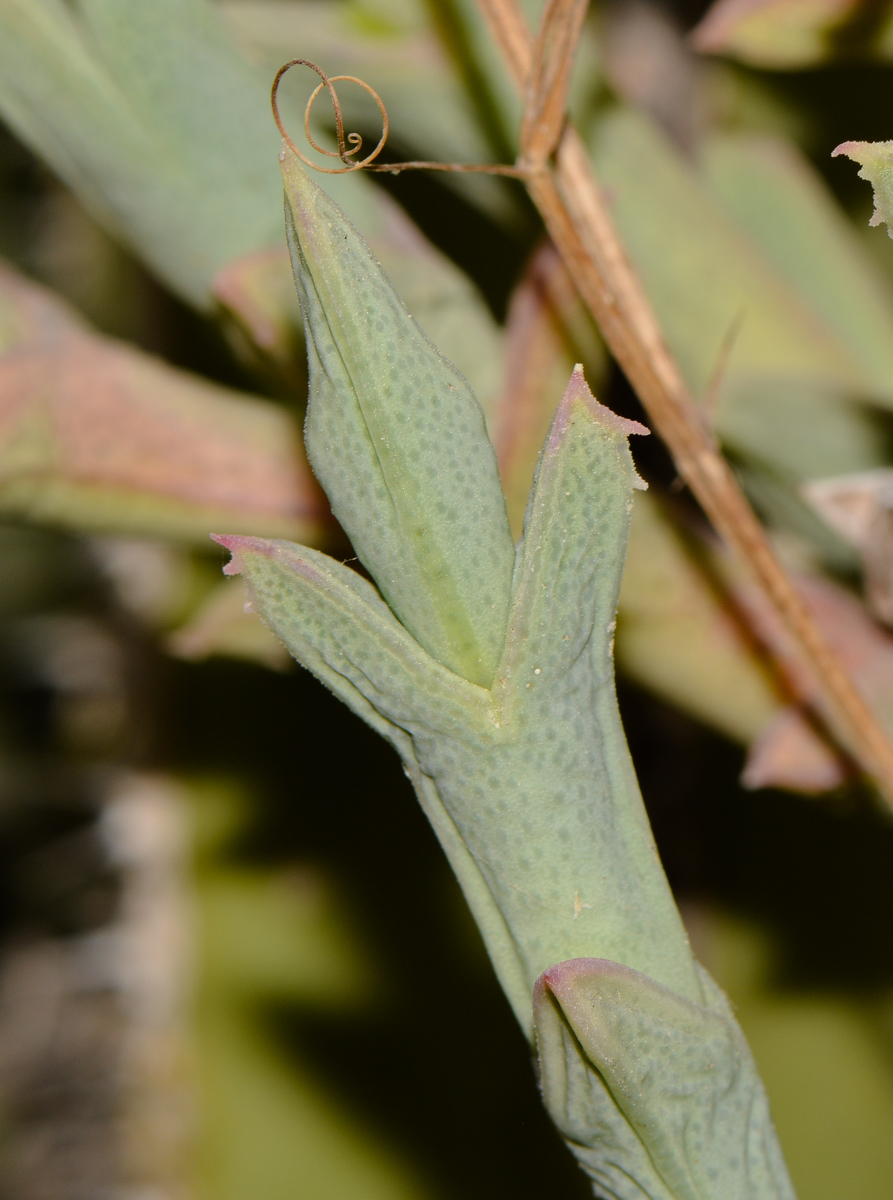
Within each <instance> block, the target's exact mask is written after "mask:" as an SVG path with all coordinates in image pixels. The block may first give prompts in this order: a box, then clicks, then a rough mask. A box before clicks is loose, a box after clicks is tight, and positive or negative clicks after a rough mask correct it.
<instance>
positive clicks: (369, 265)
mask: <svg viewBox="0 0 893 1200" xmlns="http://www.w3.org/2000/svg"><path fill="white" fill-rule="evenodd" d="M282 168H283V177H284V180H285V194H286V219H287V228H288V235H289V246H290V249H291V254H292V264H293V266H294V272H295V281H296V283H297V287H298V293H299V295H300V298H301V307H302V310H303V313H304V324H305V329H306V333H307V345H308V354H309V360H310V402H309V407H308V410H307V424H306V431H305V436H306V444H307V453H308V457H309V459H310V462H311V464H312V466H313V469H314V471H315V472H316V475H317V477H318V478H319V480H320V482H321V483H322V485H323V487H324V488H325V490H326V493H327V494H328V497H329V500H330V501H331V504H332V510H333V512H334V513H335V516H336V517H337V518H338V520H339V521H340V522H341V524H342V526H343V527H344V529H345V530H346V532H347V534H348V536H349V537H350V539H351V541H352V542H353V545H354V548H355V549H356V552H357V554H358V555H359V556H360V558H361V559H362V561H363V562H364V564H365V565H366V567H367V568H368V569H369V571H370V572H371V574H372V575H373V577H374V578H375V581H376V583H377V584H378V586H379V588H380V589H381V592H382V595H383V596H384V597H385V599H386V600H387V602H388V604H389V605H390V606H391V608H392V609H393V610H394V612H395V613H396V615H397V616H398V617H399V619H400V620H401V621H402V622H403V624H404V625H405V626H406V628H407V629H408V630H409V631H410V632H411V633H412V634H413V636H414V637H415V638H416V639H417V640H418V641H419V643H420V644H421V645H422V646H424V647H425V649H426V650H428V652H429V653H430V654H432V655H433V656H434V657H435V658H436V659H437V660H438V661H439V662H441V663H443V664H444V666H447V667H449V668H450V669H451V670H453V671H455V672H457V673H458V674H460V675H462V676H464V677H465V678H466V679H469V680H471V681H472V682H474V683H478V684H482V685H484V686H488V685H489V684H490V682H491V681H492V679H493V673H494V671H495V668H496V663H497V660H498V657H499V654H500V651H501V649H502V644H503V640H504V637H505V627H506V620H507V615H508V605H509V598H510V589H511V576H512V562H513V546H512V538H511V533H510V531H509V524H508V516H507V513H506V505H505V497H504V495H503V492H502V487H501V484H500V482H499V472H498V469H497V465H496V456H495V454H494V451H493V447H492V445H491V444H490V440H489V438H488V437H487V431H486V427H485V424H484V416H483V413H482V411H481V408H480V405H479V404H478V402H477V400H476V399H475V396H474V393H473V392H472V391H471V388H470V387H469V386H468V383H467V382H466V381H465V379H464V378H463V377H462V375H460V374H459V372H458V371H457V370H456V368H455V367H454V366H453V365H452V364H451V363H449V362H448V361H447V360H446V359H445V358H443V356H442V355H441V354H440V353H439V351H438V350H437V349H436V348H435V347H434V346H433V345H432V344H431V343H430V342H429V341H428V339H427V338H426V337H425V335H424V334H423V333H422V331H421V329H419V327H418V325H417V324H416V323H415V321H414V320H413V319H412V317H411V316H410V315H409V313H408V312H407V311H406V309H405V307H404V306H403V303H402V301H401V300H400V298H399V297H398V296H397V294H396V292H395V291H394V289H393V288H392V287H391V284H390V283H389V281H388V279H387V277H386V276H385V274H384V273H383V271H382V270H381V267H380V266H379V265H378V263H377V262H376V261H375V259H374V258H373V256H372V253H371V251H370V250H369V247H368V246H367V245H366V243H365V242H364V241H363V239H362V238H361V237H360V235H359V234H358V233H357V232H356V230H355V229H354V228H353V226H352V225H351V224H350V222H349V221H348V220H347V218H346V217H345V216H344V214H343V213H342V212H341V210H340V209H339V208H338V206H337V205H336V204H335V203H334V201H332V200H331V199H330V198H329V197H328V196H327V195H326V194H325V192H323V191H322V190H321V189H320V188H318V187H317V186H316V184H315V183H313V182H312V181H311V180H310V179H309V178H308V176H307V174H306V172H305V171H304V169H303V168H302V167H301V165H300V162H299V161H298V159H297V157H296V156H295V155H294V154H293V153H292V152H291V151H290V150H288V149H287V148H286V149H285V150H283V152H282Z"/></svg>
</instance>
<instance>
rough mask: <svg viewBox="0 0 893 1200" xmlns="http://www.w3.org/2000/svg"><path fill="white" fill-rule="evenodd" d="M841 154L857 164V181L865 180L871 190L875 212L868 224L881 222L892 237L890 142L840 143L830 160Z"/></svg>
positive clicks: (892, 151) (892, 145)
mask: <svg viewBox="0 0 893 1200" xmlns="http://www.w3.org/2000/svg"><path fill="white" fill-rule="evenodd" d="M841 154H843V155H845V156H846V157H847V158H851V159H852V160H853V162H857V163H859V165H860V166H861V167H862V170H861V171H860V172H859V178H860V179H867V180H868V182H869V183H870V184H871V186H872V187H873V188H874V212H873V213H872V214H871V220H870V221H869V222H868V224H869V225H880V224H881V222H884V223H885V224H886V226H887V233H888V234H889V235H890V237H893V142H841V143H840V145H839V146H836V147H835V148H834V150H832V151H831V157H832V158H837V157H839V155H841Z"/></svg>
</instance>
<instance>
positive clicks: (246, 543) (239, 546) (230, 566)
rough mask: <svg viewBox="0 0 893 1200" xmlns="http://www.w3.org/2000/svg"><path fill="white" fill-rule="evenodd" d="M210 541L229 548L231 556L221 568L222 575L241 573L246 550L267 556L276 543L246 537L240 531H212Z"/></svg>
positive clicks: (264, 539) (269, 556)
mask: <svg viewBox="0 0 893 1200" xmlns="http://www.w3.org/2000/svg"><path fill="white" fill-rule="evenodd" d="M211 541H212V542H217V543H218V545H220V546H223V547H224V549H226V550H229V552H230V554H231V555H232V558H231V559H230V561H229V562H228V563H227V564H226V566H225V567H224V568H223V573H224V575H241V573H242V568H243V565H244V564H243V561H242V556H243V554H244V553H245V551H246V550H253V551H254V552H255V554H266V555H267V557H268V558H272V556H273V555H274V554H275V553H276V543H275V542H270V541H268V540H267V539H266V538H258V537H247V536H246V535H245V534H241V533H212V534H211Z"/></svg>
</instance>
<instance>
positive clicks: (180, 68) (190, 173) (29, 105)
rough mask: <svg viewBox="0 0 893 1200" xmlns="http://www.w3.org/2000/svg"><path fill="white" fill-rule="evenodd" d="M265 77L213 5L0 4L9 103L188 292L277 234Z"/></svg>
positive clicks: (60, 165)
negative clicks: (243, 54) (229, 34)
mask: <svg viewBox="0 0 893 1200" xmlns="http://www.w3.org/2000/svg"><path fill="white" fill-rule="evenodd" d="M266 91H267V88H266V85H265V82H264V79H263V76H262V75H261V74H260V73H258V72H255V70H254V69H253V68H251V67H250V66H249V65H248V64H247V63H246V62H245V60H244V59H242V57H241V56H240V55H239V53H238V52H237V51H236V49H235V47H234V46H233V45H232V43H231V41H230V40H229V38H228V37H227V33H226V29H225V27H224V25H223V24H222V22H221V20H220V17H219V15H218V14H217V12H216V11H215V9H214V7H213V5H212V4H210V3H209V2H208V0H153V3H151V4H145V3H143V2H142V0H83V3H80V4H78V5H77V6H76V7H75V6H71V5H68V4H66V3H65V2H64V0H2V3H0V111H2V113H3V115H4V117H5V119H6V120H7V121H8V122H9V123H10V125H11V126H12V128H13V129H14V130H15V131H16V132H17V133H18V134H19V135H20V136H21V137H22V138H23V139H24V140H25V141H26V142H27V143H29V144H30V145H31V146H32V147H33V148H34V149H35V150H37V152H38V153H39V154H40V155H41V157H42V158H44V159H45V160H46V161H47V162H48V163H49V164H50V165H51V166H52V167H53V168H54V169H55V170H56V171H57V172H58V173H59V174H60V175H61V176H62V178H63V179H64V180H65V181H66V182H67V183H68V184H69V185H70V186H71V187H72V188H73V189H74V190H75V192H77V193H78V195H79V196H80V197H81V199H82V200H83V201H84V203H85V205H86V207H87V208H88V209H90V210H91V211H93V212H94V214H95V215H96V216H97V217H98V218H99V219H100V221H102V222H103V223H104V224H106V225H107V226H108V227H109V228H111V229H112V230H114V231H115V232H116V233H117V234H118V236H120V237H122V238H123V239H124V240H126V241H127V242H128V243H129V244H130V245H131V246H133V247H134V249H136V251H137V252H138V253H139V254H140V255H141V257H143V258H144V259H145V260H146V261H147V262H148V263H149V264H150V265H151V266H152V268H153V269H154V270H155V271H156V272H157V273H158V274H159V275H160V276H161V277H162V278H163V279H165V280H166V281H167V282H168V283H169V284H170V285H171V286H172V287H173V288H174V289H175V290H176V291H177V292H178V293H179V294H180V295H182V296H183V297H184V298H186V299H187V300H189V301H190V302H191V303H193V304H195V305H197V306H199V307H207V305H208V302H209V288H210V283H211V280H212V279H213V277H214V275H215V274H216V273H217V272H218V271H219V270H220V269H221V268H222V267H224V266H225V265H226V264H227V263H229V262H230V261H232V260H233V259H234V258H238V257H240V256H241V255H243V254H247V253H249V252H250V251H253V250H256V249H258V248H260V247H263V246H270V245H276V244H277V243H279V242H280V240H281V233H280V230H281V223H280V221H281V218H280V206H279V184H278V179H277V176H276V170H275V165H276V164H275V148H276V143H277V136H276V131H275V127H273V126H272V124H271V122H270V119H269V116H268V112H269V108H268V102H267V96H266Z"/></svg>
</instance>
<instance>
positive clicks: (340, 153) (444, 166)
mask: <svg viewBox="0 0 893 1200" xmlns="http://www.w3.org/2000/svg"><path fill="white" fill-rule="evenodd" d="M292 67H309V68H310V70H311V71H315V72H316V74H317V75H318V76H319V78H320V80H321V82H320V83H318V84H317V85H316V87H315V88H314V89H313V92H312V93H311V95H310V99H309V100H308V101H307V106H306V108H305V109H304V134H305V136H306V138H307V141H308V142H309V143H310V145H311V146H312V147H313V149H314V150H316V151H318V152H319V153H320V154H324V155H325V156H326V158H338V159H340V160H341V162H342V163H343V164H344V165H343V166H341V167H324V166H322V165H321V164H320V163H315V162H313V161H312V160H311V159H309V158H308V157H307V156H306V155H305V154H303V153H302V152H301V151H300V150H299V149H298V147H297V146H296V145H295V143H294V142H293V141H292V140H291V138H290V137H289V135H288V131H287V130H286V128H285V126H284V125H283V123H282V118H281V116H280V115H279V99H278V96H279V84H280V83H281V82H282V77H283V75H284V74H285V73H286V71H290V70H291V68H292ZM335 83H356V84H358V85H359V87H361V88H363V90H364V91H366V92H368V93H369V95H370V96H371V97H372V99H373V100H374V101H375V103H376V104H377V105H378V111H379V112H380V113H381V137H380V138H379V140H378V145H377V146H376V147H375V149H374V150H373V151H372V152H371V153H370V154H367V155H366V157H365V158H362V159H359V160H357V161H353V162H352V161H351V158H352V156H353V155H356V154H359V152H360V150H361V149H362V146H363V139H362V137H361V136H360V135H359V134H358V133H348V134H345V132H344V119H343V117H342V115H341V104H340V102H339V100H338V94H337V92H336V91H335V89H334V87H333V86H332V85H333V84H335ZM323 88H325V90H326V91H327V92H328V93H329V98H330V99H331V101H332V108H333V110H334V113H335V131H336V136H337V139H338V149H337V150H326V149H325V148H324V147H323V146H320V145H318V144H317V143H316V142H315V141H314V140H313V135H312V134H311V132H310V111H311V109H312V108H313V105H314V102H315V100H316V97H317V96H318V95H319V94H320V92H321V91H322V90H323ZM270 102H271V104H272V106H273V118H274V120H275V122H276V126H277V128H278V130H279V132H280V133H281V134H282V136H283V138H284V139H285V142H286V144H287V145H288V146H289V148H290V149H291V150H293V151H294V153H295V154H296V155H297V156H298V158H299V159H300V160H301V162H302V163H304V164H305V165H306V166H308V167H311V168H312V169H313V170H314V171H320V172H321V173H322V174H324V175H347V174H349V173H350V172H351V171H362V170H364V169H365V170H367V171H387V172H389V173H390V174H393V175H398V174H399V173H400V172H401V171H419V170H423V171H467V172H479V173H481V174H487V175H509V176H514V177H516V178H524V177H525V176H526V174H527V172H526V171H525V170H524V169H523V168H521V167H510V166H503V165H502V164H489V163H439V162H402V163H380V164H375V159H376V158H378V156H379V154H381V152H382V150H383V149H384V145H385V142H386V141H387V140H388V113H387V109H386V108H385V106H384V103H383V101H382V99H381V97H380V96H379V94H378V92H376V91H375V89H374V88H372V87H370V86H369V84H368V83H365V82H364V81H363V80H362V79H358V78H357V77H356V75H327V74H326V73H325V71H324V70H323V69H322V67H318V66H317V65H316V63H314V62H311V61H310V60H309V59H308V58H293V59H292V60H291V62H287V63H286V64H285V65H284V66H282V67H280V68H279V70H278V71H277V72H276V78H275V79H274V80H273V90H272V93H271V96H270ZM373 164H375V165H373Z"/></svg>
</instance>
